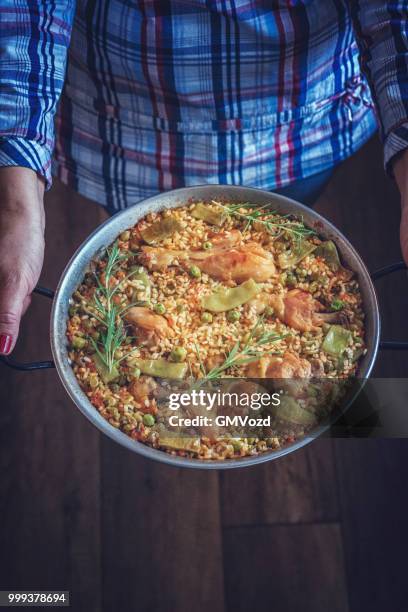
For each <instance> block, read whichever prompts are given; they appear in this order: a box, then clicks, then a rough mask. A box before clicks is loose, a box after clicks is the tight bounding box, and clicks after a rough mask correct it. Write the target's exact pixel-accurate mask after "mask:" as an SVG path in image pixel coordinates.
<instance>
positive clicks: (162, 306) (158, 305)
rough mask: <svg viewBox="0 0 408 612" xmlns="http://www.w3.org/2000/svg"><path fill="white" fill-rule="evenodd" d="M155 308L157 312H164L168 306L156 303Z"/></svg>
mask: <svg viewBox="0 0 408 612" xmlns="http://www.w3.org/2000/svg"><path fill="white" fill-rule="evenodd" d="M153 310H154V312H155V313H156V314H160V315H162V314H164V313H165V312H166V308H165V306H164V305H163V304H155V305H154V307H153Z"/></svg>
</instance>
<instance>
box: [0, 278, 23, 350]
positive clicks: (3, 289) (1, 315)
mask: <svg viewBox="0 0 408 612" xmlns="http://www.w3.org/2000/svg"><path fill="white" fill-rule="evenodd" d="M1 276H2V275H0V277H1ZM28 294H29V292H28V287H27V284H26V283H25V282H24V281H22V280H21V279H20V278H18V277H17V276H13V277H10V276H8V277H6V278H4V277H3V282H1V281H0V354H1V355H9V354H10V353H11V351H12V350H13V348H14V346H15V343H16V340H17V337H18V331H19V327H20V319H21V316H22V314H23V310H24V307H25V305H26V304H27V298H28Z"/></svg>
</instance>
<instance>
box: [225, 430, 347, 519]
mask: <svg viewBox="0 0 408 612" xmlns="http://www.w3.org/2000/svg"><path fill="white" fill-rule="evenodd" d="M221 491H222V502H223V503H222V510H223V524H224V525H249V524H251V523H256V524H273V523H298V522H306V521H331V520H336V519H337V517H338V503H337V488H336V479H335V471H334V463H333V450H332V442H331V440H329V439H326V440H316V441H314V442H312V443H311V444H310V445H309V446H307V447H306V448H304V449H301V450H299V451H297V452H296V453H293V454H290V455H287V456H286V457H282V458H281V459H278V460H277V461H274V462H272V463H266V464H263V465H260V466H256V467H254V468H246V469H242V470H233V471H231V472H226V473H224V474H222V477H221Z"/></svg>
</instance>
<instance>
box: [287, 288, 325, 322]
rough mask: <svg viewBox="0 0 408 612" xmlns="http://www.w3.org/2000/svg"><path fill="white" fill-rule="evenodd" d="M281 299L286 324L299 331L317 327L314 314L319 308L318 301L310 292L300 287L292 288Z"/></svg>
mask: <svg viewBox="0 0 408 612" xmlns="http://www.w3.org/2000/svg"><path fill="white" fill-rule="evenodd" d="M283 301H284V308H285V310H284V314H283V321H284V322H285V323H286V324H287V325H290V327H293V329H297V330H298V331H301V332H308V331H312V330H316V329H317V327H318V324H317V320H316V318H315V314H316V311H317V310H319V302H318V301H317V300H315V299H314V297H313V296H312V295H311V294H310V293H307V292H306V291H302V290H301V289H292V291H289V292H288V293H287V294H286V296H285V297H284V299H283Z"/></svg>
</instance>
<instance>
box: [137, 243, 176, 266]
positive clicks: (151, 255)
mask: <svg viewBox="0 0 408 612" xmlns="http://www.w3.org/2000/svg"><path fill="white" fill-rule="evenodd" d="M186 257H187V253H185V252H184V251H173V250H170V249H164V248H162V247H150V246H143V247H142V248H141V254H140V255H139V261H140V263H141V264H142V265H143V266H146V268H147V269H148V270H152V271H155V270H166V268H168V267H170V266H174V265H175V263H176V261H179V260H180V259H183V258H186Z"/></svg>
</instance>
